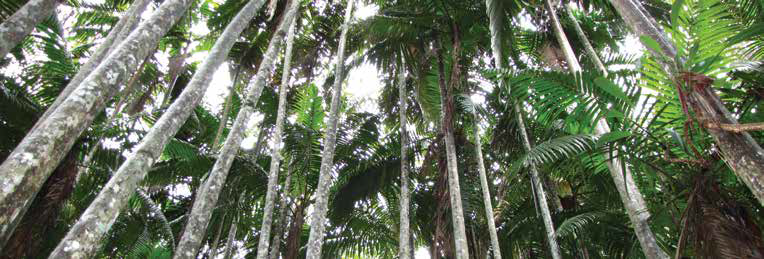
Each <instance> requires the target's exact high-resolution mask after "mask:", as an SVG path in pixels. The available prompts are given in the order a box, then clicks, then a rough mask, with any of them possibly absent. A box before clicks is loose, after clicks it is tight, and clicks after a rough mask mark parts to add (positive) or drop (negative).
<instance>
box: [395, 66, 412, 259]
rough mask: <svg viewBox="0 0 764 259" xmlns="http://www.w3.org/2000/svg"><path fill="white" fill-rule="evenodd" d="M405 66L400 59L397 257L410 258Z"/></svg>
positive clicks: (409, 198) (409, 196)
mask: <svg viewBox="0 0 764 259" xmlns="http://www.w3.org/2000/svg"><path fill="white" fill-rule="evenodd" d="M405 69H406V66H405V64H404V63H403V59H401V63H400V65H399V67H398V101H399V102H400V105H399V106H398V116H399V117H400V138H401V205H400V206H401V214H400V231H399V232H400V233H399V236H398V246H399V249H398V258H401V259H411V257H410V256H411V250H412V249H411V246H410V245H411V242H410V241H411V237H410V236H411V233H410V231H411V229H410V224H409V208H410V206H411V205H410V203H411V193H410V192H411V191H410V190H409V171H408V164H409V163H408V150H407V149H408V139H407V138H408V135H407V134H406V124H407V123H406V112H407V111H408V110H407V108H406V98H407V96H406V70H405Z"/></svg>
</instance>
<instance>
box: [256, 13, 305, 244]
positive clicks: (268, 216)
mask: <svg viewBox="0 0 764 259" xmlns="http://www.w3.org/2000/svg"><path fill="white" fill-rule="evenodd" d="M291 1H292V2H293V3H292V6H293V7H292V8H291V9H295V10H296V9H297V7H298V6H299V1H298V0H291ZM287 22H288V23H290V24H291V25H290V26H289V33H288V34H287V46H286V52H285V53H284V71H282V74H281V86H280V87H279V108H278V111H277V115H276V129H275V132H274V135H273V145H272V148H271V165H270V170H269V173H268V191H266V193H265V208H264V209H263V224H262V226H261V227H260V240H259V241H258V244H257V257H256V258H257V259H266V257H268V251H269V250H268V245H269V241H270V240H271V236H270V235H271V225H272V222H273V205H274V203H275V199H276V187H277V185H278V182H279V168H280V165H281V143H282V142H283V140H282V135H283V131H284V117H286V97H287V88H288V87H289V79H290V78H289V74H290V70H291V67H290V66H291V64H290V63H291V61H292V45H293V44H292V43H293V41H294V30H295V23H294V22H291V21H287Z"/></svg>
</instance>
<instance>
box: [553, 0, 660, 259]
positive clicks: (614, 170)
mask: <svg viewBox="0 0 764 259" xmlns="http://www.w3.org/2000/svg"><path fill="white" fill-rule="evenodd" d="M545 5H546V8H547V11H548V12H549V14H550V16H551V18H552V23H553V26H554V27H553V28H554V30H555V35H556V37H557V41H558V43H559V44H560V46H561V47H562V49H563V53H564V55H565V58H566V60H567V62H568V68H569V69H570V72H571V73H573V74H579V73H581V65H580V64H579V63H578V59H577V58H576V56H575V54H574V53H573V48H572V47H571V46H570V43H569V42H568V38H567V36H566V35H565V32H563V30H562V26H561V24H560V21H559V19H558V17H557V14H556V13H555V11H554V8H552V4H551V1H550V0H546V2H545ZM565 9H566V12H567V14H568V15H569V17H570V18H571V20H572V21H573V23H574V26H575V27H576V32H577V33H578V34H579V35H578V36H579V38H580V39H581V40H582V41H583V42H584V45H585V46H586V49H587V51H588V55H589V56H590V57H591V58H592V59H594V60H596V61H595V64H597V66H598V68H599V69H600V70H601V71H602V72H603V73H604V74H605V75H607V70H606V69H605V66H604V65H602V62H601V61H600V60H599V56H598V55H597V53H596V52H595V51H594V48H593V47H592V46H591V43H590V42H589V40H588V38H587V37H586V35H584V33H583V30H581V27H580V26H579V25H578V22H577V21H576V19H575V17H574V16H573V13H572V12H571V10H570V8H565ZM594 131H595V133H596V134H597V135H604V134H607V133H609V132H610V127H609V125H608V124H607V121H606V120H605V119H604V118H602V119H599V120H598V121H597V124H596V125H595V127H594ZM605 158H606V159H605V161H606V165H607V167H608V169H609V171H610V175H611V177H612V178H613V181H614V182H615V185H616V189H618V193H619V195H620V196H621V201H622V202H623V204H624V207H626V213H627V214H628V216H629V219H630V220H631V223H632V224H633V226H634V232H635V233H636V235H637V239H638V240H639V244H640V245H641V247H642V251H643V252H644V253H645V256H647V257H648V258H668V255H667V254H666V253H665V252H664V251H663V250H662V249H661V248H660V246H658V242H657V240H656V239H655V235H654V234H653V232H652V230H651V229H650V225H649V223H648V219H649V218H650V211H649V210H648V208H647V204H646V203H645V200H644V198H643V196H642V193H641V192H640V190H639V188H638V187H637V185H636V182H634V178H633V177H632V174H631V170H629V168H628V167H622V166H621V165H622V163H621V161H620V159H619V158H618V151H617V149H616V150H613V151H612V152H609V153H607V154H605Z"/></svg>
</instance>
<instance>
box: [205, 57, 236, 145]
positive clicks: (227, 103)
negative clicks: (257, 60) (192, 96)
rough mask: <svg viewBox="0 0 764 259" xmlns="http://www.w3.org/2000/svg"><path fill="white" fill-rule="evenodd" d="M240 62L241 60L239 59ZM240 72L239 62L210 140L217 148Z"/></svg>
mask: <svg viewBox="0 0 764 259" xmlns="http://www.w3.org/2000/svg"><path fill="white" fill-rule="evenodd" d="M239 63H241V60H239ZM240 73H241V64H239V65H236V72H235V73H234V76H233V82H231V90H230V91H229V92H228V97H226V98H225V104H223V112H222V113H221V114H220V125H218V130H217V132H216V133H215V140H213V141H212V146H213V147H215V148H217V147H219V146H220V138H221V137H223V130H225V127H226V124H228V114H229V113H231V106H232V103H233V96H234V95H235V94H236V83H237V82H238V81H239V74H240Z"/></svg>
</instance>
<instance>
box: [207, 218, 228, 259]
mask: <svg viewBox="0 0 764 259" xmlns="http://www.w3.org/2000/svg"><path fill="white" fill-rule="evenodd" d="M226 214H228V213H223V217H222V218H221V219H220V222H218V229H217V230H216V231H215V237H213V239H212V244H211V245H210V249H209V251H207V258H215V256H216V255H217V254H218V253H217V252H218V243H220V235H221V234H222V233H223V226H224V225H225V224H223V223H224V222H225V216H226Z"/></svg>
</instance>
